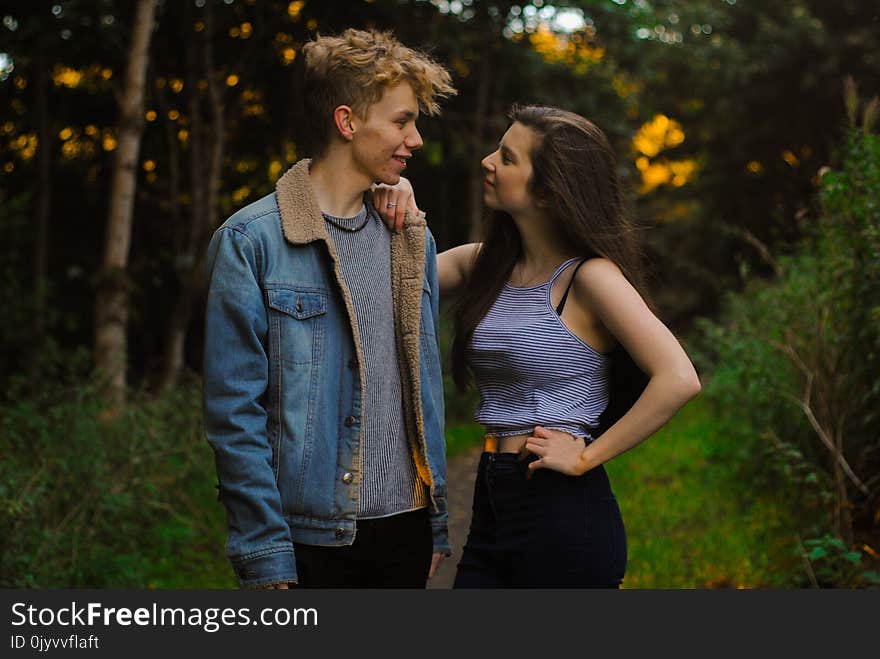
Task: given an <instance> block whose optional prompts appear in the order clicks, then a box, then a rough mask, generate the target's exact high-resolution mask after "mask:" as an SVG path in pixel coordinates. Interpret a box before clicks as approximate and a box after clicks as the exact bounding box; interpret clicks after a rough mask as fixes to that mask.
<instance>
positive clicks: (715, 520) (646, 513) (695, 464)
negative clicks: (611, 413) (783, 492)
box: [607, 399, 799, 588]
mask: <svg viewBox="0 0 880 659" xmlns="http://www.w3.org/2000/svg"><path fill="white" fill-rule="evenodd" d="M735 449H736V447H735V446H734V445H733V443H732V442H726V441H725V438H724V437H721V436H719V435H718V433H717V431H716V430H715V426H714V424H713V419H712V417H711V414H710V411H709V408H708V405H706V403H705V402H703V401H702V400H700V399H697V400H696V401H694V402H692V403H691V404H689V405H688V406H686V407H685V408H684V409H683V410H682V411H681V412H680V413H679V414H678V415H677V416H676V417H675V418H674V419H673V420H672V421H670V423H669V424H668V425H667V426H665V427H664V428H662V429H661V430H660V431H658V432H657V433H656V434H655V435H654V436H652V437H651V438H650V439H648V440H647V441H646V442H645V443H644V444H642V445H640V446H638V447H636V448H635V449H633V450H631V451H629V452H628V453H625V454H623V455H621V456H619V457H618V458H616V459H615V460H613V461H612V462H610V463H609V464H608V465H607V470H608V474H609V477H610V479H611V483H612V486H613V488H614V492H615V495H616V496H617V499H618V501H619V503H620V508H621V511H622V513H623V517H624V521H625V523H626V528H627V539H628V543H629V564H628V567H627V574H626V578H625V579H624V587H625V588H760V587H784V586H786V585H787V584H788V583H789V578H788V575H790V574H791V573H792V571H793V570H796V569H797V561H798V560H799V559H798V558H797V553H796V551H795V548H796V539H795V538H796V536H795V529H794V527H793V526H792V522H791V520H790V516H789V515H788V514H787V511H786V509H785V507H784V506H783V504H781V503H779V502H778V501H777V500H775V499H773V498H771V497H770V496H768V495H766V494H763V495H762V494H761V493H757V492H755V491H753V489H752V488H751V487H750V485H749V483H748V482H747V481H744V480H743V478H742V467H741V466H740V465H739V464H738V463H737V461H736V460H735V459H734V456H735Z"/></svg>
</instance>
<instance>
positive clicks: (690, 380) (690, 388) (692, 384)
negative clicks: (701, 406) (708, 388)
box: [679, 366, 703, 403]
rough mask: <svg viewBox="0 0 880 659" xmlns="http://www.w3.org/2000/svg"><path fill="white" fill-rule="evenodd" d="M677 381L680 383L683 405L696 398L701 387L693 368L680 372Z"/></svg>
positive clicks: (698, 377)
mask: <svg viewBox="0 0 880 659" xmlns="http://www.w3.org/2000/svg"><path fill="white" fill-rule="evenodd" d="M679 380H680V382H681V385H680V388H681V389H680V390H681V396H682V398H683V399H684V403H687V402H688V401H690V400H693V399H694V398H696V397H697V394H699V393H700V391H701V390H702V388H703V385H702V384H701V383H700V376H699V375H697V372H696V371H695V370H694V367H693V366H691V367H690V368H688V369H686V370H685V371H684V372H682V373H681V374H680V375H679Z"/></svg>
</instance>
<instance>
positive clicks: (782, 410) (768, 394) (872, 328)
mask: <svg viewBox="0 0 880 659" xmlns="http://www.w3.org/2000/svg"><path fill="white" fill-rule="evenodd" d="M821 202H822V210H821V213H820V214H819V216H818V217H817V218H816V221H815V223H814V224H813V226H812V227H810V229H809V232H808V235H807V237H806V238H805V239H804V241H803V242H802V243H801V245H800V248H799V250H798V251H797V252H796V253H795V254H793V255H790V256H787V257H783V258H780V259H779V271H780V274H779V276H778V277H777V278H776V279H775V280H773V281H763V280H758V279H753V280H752V281H750V282H749V284H748V286H747V288H746V290H744V291H743V292H742V293H735V294H732V295H729V296H728V297H727V300H726V304H725V311H724V314H723V317H722V319H721V320H720V321H719V322H711V321H703V322H702V323H701V330H702V346H701V348H702V351H701V352H699V351H698V355H697V356H698V358H699V360H700V361H702V363H703V366H704V368H705V369H706V370H710V369H712V368H713V367H714V375H713V379H712V382H711V384H710V386H709V387H708V389H707V391H706V395H707V397H708V398H709V399H710V400H711V401H712V402H713V403H714V405H715V408H716V411H717V414H718V418H719V422H720V423H721V424H722V426H723V427H726V432H728V433H730V435H731V436H732V437H734V438H736V439H737V440H738V441H740V442H741V444H742V447H743V450H742V453H741V456H742V458H743V459H744V463H743V464H744V466H745V467H744V468H745V469H748V470H749V471H750V472H751V473H753V474H757V475H758V476H759V478H763V479H764V480H765V482H766V483H769V482H770V481H771V479H775V478H778V477H780V476H782V477H783V478H784V481H785V482H786V483H788V484H791V485H792V486H793V487H794V488H795V489H794V492H795V493H796V496H797V503H798V507H797V508H796V509H797V510H798V511H799V517H800V520H799V521H800V523H801V526H802V528H805V527H806V528H812V527H815V528H818V529H820V530H821V531H819V532H818V535H819V536H820V539H821V538H826V537H837V536H841V537H849V538H850V540H849V542H850V543H853V542H854V538H853V536H852V534H853V531H855V533H856V536H857V537H865V538H866V539H870V538H871V537H872V534H875V533H876V526H875V522H873V517H874V516H873V513H874V510H873V508H872V506H876V492H873V491H871V486H873V488H875V489H876V482H877V479H876V477H874V478H873V480H872V478H871V477H872V476H875V475H876V474H877V472H878V467H880V438H878V436H877V434H876V428H877V420H878V416H877V415H878V410H880V306H878V305H880V138H878V137H877V136H874V135H860V134H858V133H856V132H853V133H852V134H851V136H850V138H849V140H848V142H847V144H846V148H845V157H844V161H843V165H842V167H841V168H840V170H839V171H836V172H830V173H827V174H825V176H824V178H823V182H822V196H821ZM823 436H824V437H825V439H826V441H827V442H828V443H830V444H831V445H832V446H833V447H836V448H837V449H838V450H839V451H840V453H841V455H842V457H843V458H844V459H845V460H846V462H847V464H848V465H849V466H850V467H851V469H852V472H853V473H854V474H855V478H849V477H847V476H846V474H845V472H844V470H843V469H842V468H841V467H840V464H841V463H840V461H839V460H836V459H835V458H834V457H833V453H832V450H831V448H829V446H828V445H826V443H825V442H823V441H820V439H821V437H823ZM768 457H769V458H772V459H770V460H768V459H767V458H768ZM856 479H858V482H856ZM841 483H842V485H841ZM866 491H868V492H869V493H867V494H866ZM792 503H794V499H792ZM805 544H809V546H811V547H813V549H814V550H815V551H817V552H820V549H817V548H822V549H821V551H824V552H826V553H825V554H822V556H821V557H820V558H823V559H826V556H827V555H828V553H829V550H828V546H830V545H829V542H825V541H822V542H819V541H818V540H817V541H816V542H815V543H814V542H813V540H807V541H805ZM831 545H833V543H831ZM845 550H846V551H843V552H842V553H841V554H840V556H837V554H835V558H834V561H831V558H827V560H826V562H829V561H831V562H832V563H833V566H832V567H829V568H828V570H829V571H830V572H829V574H830V573H833V574H834V575H836V576H835V579H840V581H835V583H836V584H837V585H849V584H855V583H862V581H860V580H861V579H862V577H861V576H858V577H857V578H856V576H853V575H855V574H856V573H852V574H851V573H850V572H846V571H842V570H841V569H839V566H840V565H842V564H841V563H840V560H843V561H846V560H849V559H848V558H847V557H848V556H850V554H851V553H852V552H851V548H850V547H845ZM841 557H842V558H841ZM838 559H839V560H838ZM829 565H830V563H829ZM823 574H824V573H823ZM861 574H862V573H861V572H859V573H858V575H861ZM826 576H827V575H826Z"/></svg>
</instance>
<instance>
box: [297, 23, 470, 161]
mask: <svg viewBox="0 0 880 659" xmlns="http://www.w3.org/2000/svg"><path fill="white" fill-rule="evenodd" d="M303 53H304V55H305V88H304V94H305V99H304V103H305V110H306V121H307V123H308V124H309V129H310V130H309V131H308V132H309V134H310V135H311V138H312V140H313V142H314V143H313V145H312V146H313V148H312V152H313V155H320V154H321V153H322V152H323V151H324V150H325V149H326V147H327V144H328V141H329V137H330V135H331V132H332V131H331V127H332V117H333V111H334V110H335V109H336V108H337V107H339V106H340V105H349V106H351V108H352V109H353V110H354V111H355V112H356V113H357V114H359V115H360V116H366V115H367V113H368V111H369V108H370V106H372V105H374V104H375V103H378V102H379V100H380V99H381V98H382V94H383V93H384V91H385V89H387V88H388V87H393V86H395V85H396V84H398V83H400V82H408V83H409V84H410V86H411V87H412V89H413V92H415V95H416V99H417V100H418V103H419V110H420V111H421V112H423V113H424V114H427V115H429V116H434V115H437V114H439V113H440V104H439V100H440V99H442V98H445V97H447V96H453V95H454V94H456V93H457V92H456V90H455V88H454V87H453V86H452V77H451V76H450V75H449V72H448V71H447V70H446V69H445V68H444V67H443V66H442V65H441V64H439V63H437V62H435V61H434V60H433V59H431V58H430V57H429V56H428V55H426V54H424V53H421V52H418V51H416V50H413V49H412V48H408V47H406V46H404V45H403V44H402V43H400V42H399V41H398V40H397V39H395V38H394V36H393V35H392V34H391V32H377V31H374V30H370V31H364V30H355V29H353V28H349V29H348V30H346V31H345V32H343V33H342V34H341V35H340V36H320V35H319V36H318V37H316V38H315V40H314V41H310V42H309V43H307V44H306V45H305V46H304V47H303Z"/></svg>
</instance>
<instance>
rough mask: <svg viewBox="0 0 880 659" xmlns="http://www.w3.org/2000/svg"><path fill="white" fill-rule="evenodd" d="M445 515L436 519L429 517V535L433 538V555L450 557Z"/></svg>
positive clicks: (450, 548)
mask: <svg viewBox="0 0 880 659" xmlns="http://www.w3.org/2000/svg"><path fill="white" fill-rule="evenodd" d="M446 519H447V516H446V513H443V514H442V515H439V516H437V517H431V534H432V536H433V538H434V553H435V554H438V553H439V554H443V555H444V556H452V547H451V546H450V545H449V528H448V526H447V522H446Z"/></svg>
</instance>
